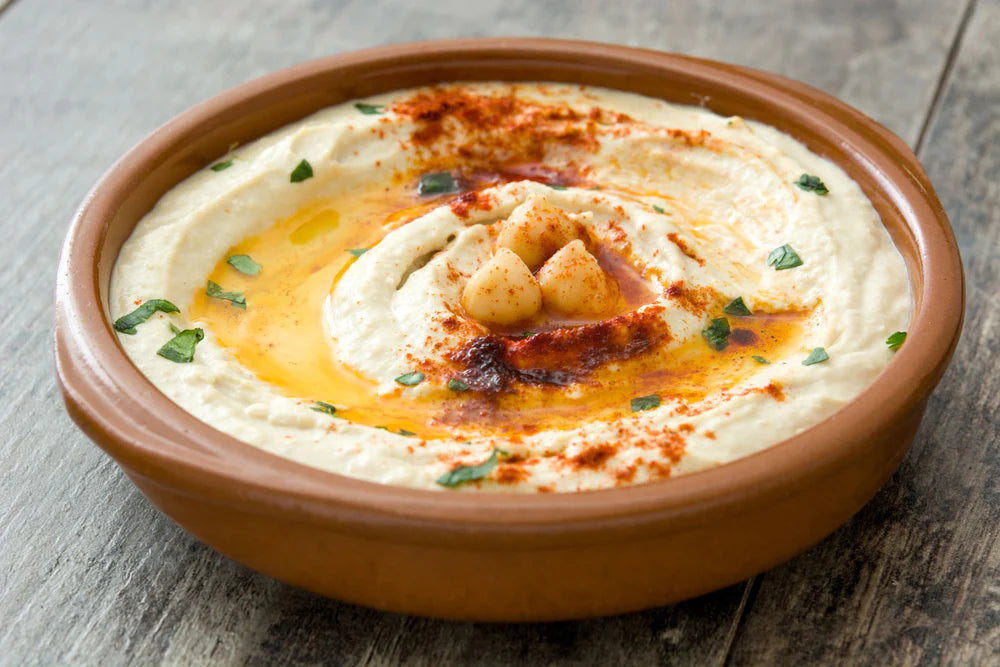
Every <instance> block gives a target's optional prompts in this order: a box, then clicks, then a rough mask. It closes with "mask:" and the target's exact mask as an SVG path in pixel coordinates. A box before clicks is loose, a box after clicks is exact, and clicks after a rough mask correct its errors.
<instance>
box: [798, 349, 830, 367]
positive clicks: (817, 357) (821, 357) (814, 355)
mask: <svg viewBox="0 0 1000 667" xmlns="http://www.w3.org/2000/svg"><path fill="white" fill-rule="evenodd" d="M829 358H830V355H829V354H827V353H826V350H824V349H823V348H821V347H814V348H813V349H812V352H810V353H809V356H808V357H806V358H805V359H804V360H803V361H802V365H803V366H812V365H813V364H820V363H823V362H824V361H826V360H827V359H829Z"/></svg>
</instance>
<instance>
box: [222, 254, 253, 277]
mask: <svg viewBox="0 0 1000 667" xmlns="http://www.w3.org/2000/svg"><path fill="white" fill-rule="evenodd" d="M226 263H227V264H229V266H231V267H233V268H234V269H236V270H237V271H239V272H240V273H245V274H247V275H248V276H255V275H257V274H258V273H260V269H261V266H260V264H258V263H257V262H255V261H253V259H252V258H251V257H250V255H230V257H229V259H227V260H226Z"/></svg>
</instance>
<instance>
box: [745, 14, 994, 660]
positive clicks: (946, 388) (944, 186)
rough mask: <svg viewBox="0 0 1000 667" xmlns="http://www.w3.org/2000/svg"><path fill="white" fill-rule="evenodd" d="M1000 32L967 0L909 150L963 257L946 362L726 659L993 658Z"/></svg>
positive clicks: (774, 585) (771, 584) (775, 574)
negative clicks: (860, 486) (862, 487)
mask: <svg viewBox="0 0 1000 667" xmlns="http://www.w3.org/2000/svg"><path fill="white" fill-rule="evenodd" d="M997 35H1000V2H997V0H985V1H982V2H979V3H978V5H977V6H976V7H975V11H974V13H973V14H972V16H971V20H970V23H969V27H968V30H967V32H966V34H965V36H964V39H963V40H962V44H961V49H960V50H959V51H958V57H957V61H956V64H955V68H954V71H953V73H952V75H951V76H950V77H949V80H948V81H947V82H946V87H945V88H944V90H943V96H942V98H941V103H940V105H939V106H938V113H937V114H936V116H935V117H934V118H933V119H932V123H931V125H930V131H929V134H928V139H927V141H926V142H925V145H924V149H923V150H922V154H921V156H920V157H921V159H922V161H923V162H924V164H925V166H926V168H927V171H928V173H929V175H930V177H931V179H932V181H933V182H934V184H935V186H936V189H937V192H938V194H939V195H940V197H941V201H942V203H943V204H944V206H945V208H946V210H947V211H948V213H949V215H950V217H951V221H952V224H953V226H954V228H955V231H956V235H957V237H958V240H959V243H960V245H961V250H962V255H963V259H964V263H965V269H966V280H967V286H968V287H967V298H968V309H967V314H966V323H965V330H964V333H963V337H962V340H961V343H960V345H959V347H958V350H957V352H956V355H955V360H954V362H953V364H952V366H951V368H950V369H949V371H948V373H947V375H946V376H945V378H944V381H943V383H942V386H941V387H940V388H939V389H938V391H937V392H936V393H935V394H934V395H933V396H932V398H931V401H930V405H929V408H928V412H927V417H926V419H925V421H924V423H923V426H922V428H921V431H920V434H919V436H918V437H917V440H916V442H915V444H914V447H913V450H912V451H911V452H910V454H909V456H908V457H907V459H906V460H905V461H904V463H903V465H902V467H901V468H900V470H899V472H898V473H897V474H896V476H895V477H894V479H893V481H892V482H891V483H890V484H889V485H888V486H886V487H885V488H884V489H883V490H882V491H881V492H880V494H879V495H878V497H876V499H875V500H873V501H872V502H871V503H870V504H869V505H868V506H867V507H866V508H865V509H864V510H863V511H862V512H861V513H860V514H858V515H857V516H856V517H855V518H854V520H852V521H851V523H850V524H849V525H848V526H846V527H844V528H843V529H842V530H840V531H838V532H837V533H836V534H835V535H834V536H833V537H832V538H831V539H829V540H827V541H826V542H824V543H823V544H822V545H820V546H819V547H817V548H815V549H812V550H810V551H809V552H808V553H806V554H803V555H802V556H800V557H798V558H796V559H795V560H794V561H792V562H791V563H788V564H787V565H785V566H782V567H780V568H777V569H775V570H772V571H771V572H768V573H766V574H765V575H763V577H762V578H761V583H760V588H759V591H758V592H757V594H756V596H755V597H754V603H753V606H752V609H751V611H750V612H749V613H748V614H747V616H746V618H745V620H744V625H743V627H742V628H741V632H740V636H739V639H738V641H737V642H736V644H735V646H734V653H733V655H732V656H731V658H732V662H733V664H782V663H788V662H792V661H795V662H799V661H801V660H803V658H805V659H806V660H807V661H814V662H823V663H828V664H833V663H842V664H859V663H872V662H879V663H889V664H936V663H942V662H945V663H950V664H970V665H971V664H996V663H997V662H998V661H1000V524H998V521H997V518H998V514H1000V483H998V479H1000V453H998V449H997V447H998V445H1000V419H998V418H1000V373H998V372H997V370H998V365H997V362H996V356H995V351H996V349H997V343H996V341H997V339H998V337H1000V314H998V313H1000V298H998V297H997V292H996V287H997V285H998V284H1000V222H998V220H1000V219H998V217H997V211H998V210H1000V184H998V181H997V177H996V174H997V173H1000V115H998V112H997V109H998V108H1000V74H998V69H997V66H998V65H1000V54H998V51H997V49H996V36H997ZM817 573H824V574H823V575H822V576H817ZM774 627H781V628H782V632H781V633H780V634H776V633H773V632H772V631H771V630H772V628H774Z"/></svg>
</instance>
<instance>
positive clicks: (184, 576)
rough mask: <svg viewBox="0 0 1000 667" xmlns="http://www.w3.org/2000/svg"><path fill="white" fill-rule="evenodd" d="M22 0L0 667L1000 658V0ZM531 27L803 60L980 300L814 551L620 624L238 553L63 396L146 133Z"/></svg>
mask: <svg viewBox="0 0 1000 667" xmlns="http://www.w3.org/2000/svg"><path fill="white" fill-rule="evenodd" d="M5 4H7V3H5V2H4V1H3V0H0V83H2V85H0V156H2V159H0V207H2V208H0V210H2V211H3V215H2V216H0V225H2V238H3V243H2V244H0V285H2V286H3V289H2V293H3V295H4V299H3V303H4V306H5V307H4V308H3V310H2V311H0V331H2V332H3V335H2V336H0V359H2V360H3V364H4V366H3V374H2V376H0V396H2V400H0V433H2V434H3V440H2V451H0V664H11V665H14V664H52V663H57V662H79V663H84V664H125V663H138V664H147V663H160V662H162V663H170V664H178V663H179V664H185V663H190V664H204V663H218V664H233V663H237V664H238V663H252V664H272V663H337V664H340V663H366V664H367V663H380V664H381V663H396V662H407V663H418V664H437V663H442V662H477V663H523V662H542V663H550V662H560V663H567V662H569V663H581V664H609V663H635V664H646V663H677V664H807V663H821V664H829V663H843V664H857V663H866V664H881V663H920V662H923V663H934V662H951V663H960V664H970V663H982V662H996V661H998V660H1000V570H998V568H1000V542H998V539H997V537H998V531H1000V526H998V518H1000V482H997V481H996V480H998V479H1000V454H998V452H997V451H996V446H997V445H998V444H1000V442H998V440H1000V438H998V425H997V416H998V413H1000V405H998V401H1000V373H998V372H997V370H998V365H997V363H996V361H995V354H993V352H995V350H996V348H997V343H996V341H997V339H998V337H1000V315H998V312H1000V298H998V297H997V292H996V285H997V284H1000V221H998V214H997V211H998V210H1000V179H998V178H997V174H998V173H1000V51H998V50H997V46H996V39H997V36H998V35H1000V0H980V1H979V2H974V0H961V1H956V2H940V1H939V0H919V1H914V2H896V3H869V2H865V1H864V0H855V1H852V2H824V1H821V0H817V1H815V2H798V3H786V2H782V1H780V0H769V1H767V2H755V3H741V2H735V1H733V2H722V1H715V2H704V3H698V4H697V6H696V7H695V6H694V4H695V3H687V6H684V7H681V6H676V7H675V6H672V5H671V6H667V5H668V3H664V2H661V1H659V0H646V1H642V2H623V3H607V2H597V1H596V0H589V1H587V2H573V1H572V0H565V1H563V2H532V1H530V0H492V1H489V2H486V1H484V2H478V3H472V2H458V1H457V0H446V1H441V0H439V1H438V2H435V3H410V2H407V1H405V0H383V1H381V2H379V1H375V0H358V1H355V2H343V3H314V2H308V1H307V0H269V1H267V2H256V3H253V4H251V3H221V2H216V3H199V2H194V1H190V2H170V3H165V2H164V3H161V2H153V1H152V0H147V1H146V2H131V3H126V2H112V1H111V0H89V1H88V2H62V1H61V0H17V1H16V2H14V3H12V4H9V5H8V6H6V8H5V7H4V5H5ZM677 4H680V3H677ZM512 34H519V35H545V36H561V37H574V38H582V39H595V40H601V41H609V42H618V43H624V44H631V45H638V46H644V47H651V48H658V49H664V50H673V51H679V52H683V53H691V54H694V55H700V56H705V57H711V58H716V59H721V60H726V61H731V62H736V63H740V64H744V65H749V66H754V67H760V68H763V69H767V70H771V71H776V72H780V73H783V74H786V75H789V76H792V77H795V78H798V79H801V80H804V81H806V82H809V83H811V84H813V85H816V86H818V87H820V88H822V89H824V90H827V91H828V92H831V93H833V94H835V95H837V96H839V97H841V98H842V99H844V100H846V101H847V102H849V103H851V104H853V105H855V106H857V107H858V108H860V109H861V110H863V111H865V112H866V113H868V114H869V115H871V116H873V117H874V118H876V119H877V120H880V121H881V122H883V123H885V124H886V125H888V126H889V127H890V128H891V129H893V130H895V131H896V132H897V133H899V134H900V135H901V136H902V137H903V138H904V139H906V140H907V141H908V142H910V143H911V145H918V144H919V148H920V156H921V158H922V159H923V161H924V163H925V164H926V165H927V168H928V171H929V173H930V176H931V178H932V180H933V181H934V183H935V185H936V187H937V189H938V193H939V194H940V196H941V199H942V201H943V202H944V205H945V207H946V208H947V210H948V211H949V213H950V215H951V218H952V222H953V224H954V226H955V228H956V232H957V234H958V238H959V241H960V243H961V246H962V251H963V253H964V257H965V262H966V270H967V273H968V276H967V277H968V298H969V308H968V315H967V320H966V328H965V334H964V336H963V341H962V343H961V345H960V347H959V349H958V352H957V355H956V360H955V362H954V364H953V365H952V367H951V370H950V371H949V373H948V375H947V376H946V378H945V380H944V382H943V384H942V386H941V387H940V388H939V389H938V391H937V392H936V393H935V394H934V396H933V398H932V399H931V403H930V409H929V412H928V416H927V419H926V421H925V423H924V426H923V428H922V430H921V433H920V435H919V437H918V439H917V441H916V443H915V445H914V448H913V451H912V452H911V453H910V455H909V456H908V457H907V459H906V461H905V462H904V464H903V466H902V467H901V469H900V471H899V472H898V473H897V474H896V475H895V477H894V478H893V479H892V481H890V483H889V484H888V485H887V486H886V487H885V488H884V489H883V490H882V491H881V492H880V493H879V494H878V495H877V496H876V498H875V499H874V500H873V501H872V502H871V503H870V504H869V505H868V506H867V507H866V508H865V509H864V510H862V512H861V513H859V514H858V515H857V516H856V517H855V518H854V519H853V520H852V521H851V522H849V523H848V524H847V525H846V526H844V527H843V528H841V529H840V530H838V531H837V532H836V533H835V534H834V535H832V536H831V537H830V538H828V539H827V540H825V541H823V542H822V543H821V544H819V545H817V546H816V547H814V548H813V549H811V550H809V551H808V552H807V553H805V554H803V555H801V556H799V557H797V558H795V559H794V560H792V561H791V562H789V563H787V564H785V565H782V566H780V567H778V568H775V569H774V570H772V571H770V572H768V573H766V574H764V575H761V576H759V577H757V578H755V579H753V580H751V581H749V582H746V583H744V584H741V585H738V586H734V587H731V588H729V589H726V590H723V591H719V592H717V593H715V594H712V595H707V596H705V597H702V598H700V599H697V600H693V601H690V602H686V603H683V604H678V605H673V606H671V607H665V608H661V609H654V610H650V611H647V612H643V613H638V614H631V615H626V616H620V617H616V618H607V619H596V620H591V621H584V622H578V623H556V624H543V625H529V626H497V625H481V624H454V623H444V622H436V621H428V620H423V619H417V618H409V617H403V616H397V615H391V614H383V613H379V612H375V611H371V610H367V609H363V608H358V607H354V606H351V605H346V604H341V603H338V602H335V601H330V600H325V599H322V598H319V597H316V596H313V595H310V594H308V593H304V592H301V591H298V590H295V589H293V588H291V587H288V586H285V585H283V584H280V583H277V582H274V581H272V580H270V579H268V578H266V577H263V576H261V575H258V574H255V573H253V572H250V571H248V570H247V569H246V568H243V567H242V566H240V565H237V564H235V563H233V562H231V561H229V560H227V559H225V558H223V557H221V556H219V555H217V554H215V553H214V552H212V551H211V550H209V549H207V548H206V547H204V546H202V545H201V544H199V543H198V542H197V541H195V540H194V539H193V538H191V537H189V536H188V535H187V534H186V533H184V532H183V531H181V530H180V529H179V528H177V527H176V526H174V525H173V524H172V523H170V522H169V521H168V520H167V519H165V518H163V517H162V516H161V515H159V514H158V513H157V512H156V511H155V510H154V509H152V508H151V507H150V505H149V504H148V503H147V502H146V501H145V500H144V499H143V498H142V496H141V495H140V494H139V493H138V492H137V491H135V489H134V488H133V487H132V485H131V484H130V483H129V482H128V480H127V479H125V478H124V476H123V475H122V474H121V472H120V471H119V470H118V468H117V467H116V466H115V465H114V464H113V463H111V462H110V461H109V459H107V457H105V456H104V455H103V454H102V453H101V452H100V451H99V450H98V449H97V448H96V447H94V446H93V445H91V444H90V443H89V442H88V441H87V440H86V438H84V436H83V435H82V434H81V433H79V432H78V431H77V430H76V428H75V427H74V426H73V425H72V423H71V422H70V421H69V419H68V418H67V417H66V416H65V414H64V412H63V410H62V406H61V401H60V399H59V396H58V391H57V389H56V386H55V382H54V377H53V370H52V363H51V352H50V349H49V348H50V331H51V312H50V308H51V291H52V278H53V276H54V274H55V260H56V255H57V252H58V248H59V244H60V242H61V240H62V236H63V234H64V233H65V230H66V227H67V224H68V222H69V219H70V218H71V216H72V213H73V210H74V209H75V207H76V206H77V204H78V203H79V201H80V199H81V198H82V197H83V195H84V194H85V192H86V191H87V189H88V188H89V186H90V185H91V184H92V183H93V181H94V180H96V178H97V177H98V176H99V175H100V173H101V172H102V171H103V170H104V169H105V168H106V167H107V166H108V165H109V164H110V163H111V162H112V161H113V160H114V159H115V158H116V157H117V156H118V155H120V154H121V153H122V152H123V151H124V150H125V149H127V148H128V147H129V146H130V145H131V144H132V143H134V142H135V141H136V140H138V139H139V138H140V137H141V136H142V135H143V134H145V133H147V132H148V131H150V130H151V129H152V128H154V127H155V126H156V125H158V124H159V123H161V122H162V121H164V120H166V119H167V118H169V117H170V116H172V115H174V114H175V113H177V112H179V111H181V110H183V109H184V108H186V107H188V106H190V105H192V104H194V103H196V102H198V101H200V100H201V99H203V98H205V97H207V96H209V95H211V94H213V93H215V92H218V91H219V90H221V89H223V88H225V87H228V86H230V85H234V84H236V83H239V82H241V81H244V80H247V79H249V78H252V77H254V76H257V75H259V74H262V73H264V72H267V71H271V70H274V69H277V68H279V67H282V66H285V65H289V64H292V63H295V62H299V61H302V60H305V59H309V58H313V57H318V56H322V55H327V54H330V53H335V52H340V51H344V50H348V49H353V48H360V47H364V46H372V45H377V44H383V43H389V42H398V41H410V40H415V39H428V38H437V37H456V36H478V35H512ZM541 576H544V573H542V574H541Z"/></svg>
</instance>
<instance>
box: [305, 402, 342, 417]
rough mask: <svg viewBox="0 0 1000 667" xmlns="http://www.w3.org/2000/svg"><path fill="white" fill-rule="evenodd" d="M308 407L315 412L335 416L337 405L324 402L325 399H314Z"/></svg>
mask: <svg viewBox="0 0 1000 667" xmlns="http://www.w3.org/2000/svg"><path fill="white" fill-rule="evenodd" d="M309 409H310V410H314V411H316V412H322V413H323V414H325V415H330V416H331V417H336V416H337V406H335V405H332V404H330V403H326V402H325V401H316V402H315V403H314V404H313V406H312V407H311V408H309Z"/></svg>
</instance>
